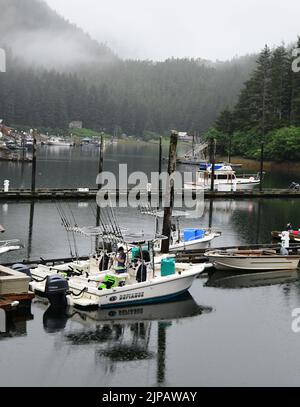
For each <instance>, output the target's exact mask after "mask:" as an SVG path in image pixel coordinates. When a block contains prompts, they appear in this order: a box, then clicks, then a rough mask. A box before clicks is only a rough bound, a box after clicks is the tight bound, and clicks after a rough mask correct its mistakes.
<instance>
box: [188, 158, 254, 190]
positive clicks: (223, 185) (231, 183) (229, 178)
mask: <svg viewBox="0 0 300 407" xmlns="http://www.w3.org/2000/svg"><path fill="white" fill-rule="evenodd" d="M211 180H212V164H208V165H207V168H206V170H199V171H197V173H196V182H188V183H185V184H184V188H185V189H200V190H203V189H204V190H209V189H210V188H211ZM259 184H260V177H259V175H237V174H236V171H234V170H233V168H232V166H231V165H229V164H224V163H220V164H216V165H215V168H214V189H215V190H217V191H237V190H249V189H250V190H251V189H253V188H254V187H255V186H257V185H259Z"/></svg>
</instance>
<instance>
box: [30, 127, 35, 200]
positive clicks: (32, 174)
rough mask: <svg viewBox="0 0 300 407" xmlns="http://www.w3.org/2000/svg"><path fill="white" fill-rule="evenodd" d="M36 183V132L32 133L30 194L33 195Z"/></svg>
mask: <svg viewBox="0 0 300 407" xmlns="http://www.w3.org/2000/svg"><path fill="white" fill-rule="evenodd" d="M35 182H36V130H34V132H33V146H32V173H31V192H32V193H33V194H34V193H35Z"/></svg>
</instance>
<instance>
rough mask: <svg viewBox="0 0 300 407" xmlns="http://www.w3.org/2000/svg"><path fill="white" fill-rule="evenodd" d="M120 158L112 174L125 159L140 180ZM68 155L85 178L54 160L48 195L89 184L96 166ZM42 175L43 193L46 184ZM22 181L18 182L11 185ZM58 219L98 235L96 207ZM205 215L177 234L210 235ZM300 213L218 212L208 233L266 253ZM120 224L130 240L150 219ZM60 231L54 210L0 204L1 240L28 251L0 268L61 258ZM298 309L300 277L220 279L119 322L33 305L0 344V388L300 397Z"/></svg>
mask: <svg viewBox="0 0 300 407" xmlns="http://www.w3.org/2000/svg"><path fill="white" fill-rule="evenodd" d="M112 147H113V148H115V146H112ZM116 147H118V146H116ZM118 148H121V147H118ZM152 148H153V150H151V151H152V152H151V151H150V147H149V149H148V150H147V152H145V156H144V157H143V158H142V162H143V166H144V167H143V168H144V169H145V170H146V171H151V170H153V162H154V159H155V154H154V151H155V146H152V147H151V149H152ZM78 151H79V149H78ZM46 152H47V151H46V149H45V151H44V153H45V154H46ZM125 153H126V152H124V161H123V157H121V156H119V155H118V153H116V154H115V158H113V157H114V155H113V154H111V158H109V157H110V156H108V158H107V160H109V159H111V160H112V161H111V165H116V164H115V163H117V162H118V160H119V159H120V160H122V161H123V162H126V161H125V159H126V160H128V162H129V163H130V165H132V166H133V168H134V169H136V168H135V165H134V163H133V160H139V162H140V161H141V157H139V154H140V147H139V146H137V147H136V151H134V152H133V153H132V157H128V155H126V154H125ZM64 154H66V153H64ZM71 154H78V160H79V161H80V162H81V161H82V162H81V166H80V171H78V169H77V170H75V165H74V163H73V161H72V162H64V160H63V159H62V157H60V156H59V154H58V156H57V157H56V158H55V157H54V156H53V153H51V156H50V157H49V158H50V164H51V166H52V167H51V168H52V170H51V171H50V173H51V172H53V174H52V176H53V178H52V181H51V182H52V184H51V185H52V186H58V182H62V183H63V182H66V180H67V182H68V185H74V186H78V182H77V181H78V179H80V180H81V182H82V183H85V182H86V180H87V179H88V177H87V175H88V174H89V173H91V174H93V176H94V173H95V168H94V167H95V166H96V169H97V159H96V154H95V157H94V161H93V160H90V161H89V157H90V155H87V158H86V159H83V156H82V155H80V154H79V153H78V152H77V150H76V149H74V151H73V152H72V153H71ZM90 154H91V155H92V153H91V152H90ZM92 156H93V155H92ZM125 156H126V158H125ZM45 157H46V156H45ZM120 157H121V158H120ZM114 159H115V160H116V161H113V160H114ZM52 160H53V163H52ZM108 162H110V161H108ZM135 162H137V161H135ZM50 164H49V162H48V163H47V162H46V161H41V162H39V171H41V174H42V175H43V171H45V170H42V169H41V168H42V165H44V168H45V169H46V168H47V167H46V165H50ZM107 165H108V164H107ZM0 171H1V177H2V176H3V171H7V173H6V174H5V177H6V176H7V174H8V173H10V174H15V175H16V174H17V171H18V169H16V167H15V166H12V167H11V168H10V167H9V166H8V165H7V164H6V166H4V165H3V163H1V167H0ZM72 173H73V174H75V175H76V176H75V175H73V178H72ZM55 174H56V176H55ZM58 174H60V176H61V178H60V179H58ZM83 174H85V175H83ZM15 175H14V176H15ZM42 175H41V179H40V185H42V183H43V182H44V181H45V178H43V176H42ZM86 177H87V178H86ZM25 178H26V177H25V175H24V178H23V180H25ZM11 179H13V178H12V177H11ZM20 180H21V178H17V177H16V179H15V182H16V185H17V184H18V183H19V182H20ZM76 180H77V181H76ZM24 182H25V181H24ZM72 182H74V184H72ZM18 185H19V184H18ZM85 185H86V184H85ZM91 185H93V182H92V181H91ZM47 186H49V183H48V184H47ZM65 208H66V210H70V209H71V210H72V213H73V214H74V217H75V218H76V221H77V222H78V224H80V225H94V224H95V212H94V211H95V206H94V203H93V202H80V203H76V202H70V203H65ZM209 208H210V206H209V202H206V203H205V208H204V214H203V216H202V217H201V218H199V219H196V220H195V219H184V220H182V223H181V226H183V227H184V226H187V227H188V226H195V225H197V226H207V225H208V223H209V218H210V211H209ZM299 211H300V201H298V200H253V201H231V200H224V201H221V200H218V201H215V202H214V203H213V210H212V226H213V227H214V228H215V229H218V230H221V231H222V236H221V237H220V238H219V239H217V240H215V243H214V245H216V246H221V245H233V244H237V243H239V244H243V243H244V244H247V243H256V242H262V243H265V242H269V241H270V231H271V230H273V229H281V228H282V227H283V226H284V225H285V224H286V223H287V222H288V221H290V222H292V223H294V224H295V225H296V224H298V225H299V223H300V220H299ZM30 215H31V216H30ZM117 216H118V221H119V223H120V225H122V226H124V227H126V228H127V229H129V230H130V231H137V230H138V231H141V230H144V231H145V230H152V229H153V226H154V225H153V220H152V219H151V218H150V219H149V218H147V217H145V216H142V215H140V214H139V213H138V212H137V211H136V210H134V209H122V210H118V212H117ZM60 223H61V222H60V218H59V216H58V213H57V209H56V206H55V204H54V203H51V202H37V203H35V205H30V204H29V203H13V202H11V203H7V204H5V203H2V202H1V203H0V224H4V225H5V226H6V229H7V232H6V233H5V235H3V236H5V238H7V239H10V238H20V239H21V240H22V242H23V243H24V245H25V247H24V249H22V250H21V251H20V252H15V253H11V254H9V255H6V256H2V257H1V261H17V260H22V259H26V258H33V259H37V258H39V257H40V256H42V257H44V258H51V257H60V256H62V257H64V256H68V255H69V252H70V249H69V245H68V239H67V235H66V233H65V232H64V230H63V229H62V226H61V224H60ZM77 246H78V251H79V254H82V255H86V254H89V253H90V252H91V250H92V248H93V243H92V242H90V241H89V240H88V239H84V238H78V239H77ZM298 307H300V284H299V281H298V274H297V273H289V272H284V273H267V274H266V273H264V274H261V275H260V276H258V277H255V278H253V277H251V276H249V275H248V276H247V275H246V276H239V277H235V278H234V277H231V278H229V276H228V275H225V276H224V275H220V274H219V275H216V274H215V275H212V276H209V277H205V278H201V279H198V280H196V281H195V283H194V284H193V286H192V288H191V290H190V296H187V297H185V298H183V299H182V300H181V301H177V302H174V303H169V304H160V305H152V306H144V307H132V308H121V309H118V310H114V311H98V312H96V311H95V312H83V311H76V310H72V309H69V310H67V311H66V312H65V313H64V314H63V315H57V314H55V313H53V312H52V311H51V309H49V308H48V305H47V304H46V303H44V302H42V301H41V300H39V299H35V300H34V301H33V304H32V308H31V314H29V315H27V321H26V320H24V319H23V320H20V319H19V320H16V321H10V322H9V324H8V332H7V333H6V334H0V385H1V386H101V387H103V386H160V385H161V386H179V385H180V386H233V385H235V386H248V385H255V386H299V383H300V354H299V341H300V333H299V334H296V333H294V332H293V331H292V329H291V324H292V317H291V312H292V310H293V309H294V308H298Z"/></svg>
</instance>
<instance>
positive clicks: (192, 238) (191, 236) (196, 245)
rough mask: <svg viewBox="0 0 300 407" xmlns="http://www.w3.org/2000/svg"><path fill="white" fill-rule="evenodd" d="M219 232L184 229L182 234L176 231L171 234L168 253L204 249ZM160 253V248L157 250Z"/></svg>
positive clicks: (218, 235)
mask: <svg viewBox="0 0 300 407" xmlns="http://www.w3.org/2000/svg"><path fill="white" fill-rule="evenodd" d="M220 236H221V232H214V231H212V230H211V229H192V228H191V229H184V230H183V233H182V234H179V233H178V231H177V230H175V231H173V232H172V233H171V242H170V249H169V250H170V252H181V251H185V250H200V249H206V248H207V247H208V246H209V244H210V243H211V242H212V241H213V240H214V239H215V238H217V237H220ZM157 249H158V250H159V251H160V247H158V248H157Z"/></svg>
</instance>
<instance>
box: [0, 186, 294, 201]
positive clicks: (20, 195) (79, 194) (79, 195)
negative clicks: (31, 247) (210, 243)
mask: <svg viewBox="0 0 300 407" xmlns="http://www.w3.org/2000/svg"><path fill="white" fill-rule="evenodd" d="M97 192H98V189H89V188H78V189H65V188H64V189H50V188H39V189H36V191H35V192H32V191H31V190H30V189H10V190H9V191H8V192H4V191H3V190H0V201H9V200H14V201H18V200H49V199H50V200H51V199H59V200H72V199H74V200H82V199H95V198H96V195H97ZM186 192H187V191H186V190H183V191H182V192H179V194H182V197H184V194H185V193H186ZM129 193H130V190H129V191H126V192H124V191H121V190H117V191H115V192H109V195H110V196H111V197H116V199H119V198H120V197H124V196H126V195H127V196H128V194H129ZM189 193H191V191H189ZM145 194H146V195H147V196H148V199H149V200H150V199H151V196H152V198H153V196H154V197H155V195H156V196H157V195H158V193H152V195H151V193H150V192H145ZM177 194H178V192H177ZM159 196H160V198H162V196H163V193H162V192H160V193H159ZM192 196H193V198H195V197H196V192H195V191H193V192H192ZM204 197H205V199H254V198H293V199H294V198H300V191H294V190H291V189H271V188H266V189H264V190H263V191H259V190H253V191H250V190H249V191H234V192H233V191H231V192H218V191H214V192H211V191H205V192H204Z"/></svg>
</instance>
